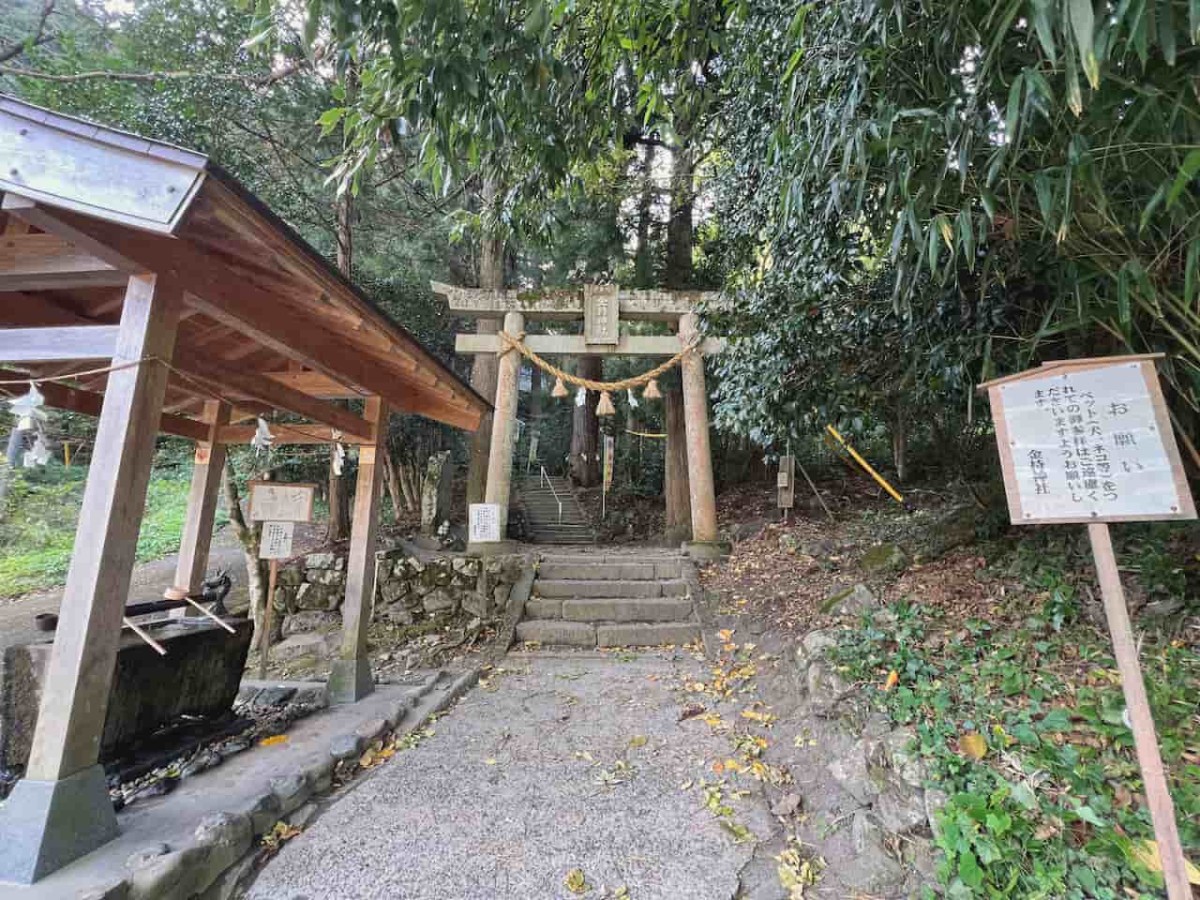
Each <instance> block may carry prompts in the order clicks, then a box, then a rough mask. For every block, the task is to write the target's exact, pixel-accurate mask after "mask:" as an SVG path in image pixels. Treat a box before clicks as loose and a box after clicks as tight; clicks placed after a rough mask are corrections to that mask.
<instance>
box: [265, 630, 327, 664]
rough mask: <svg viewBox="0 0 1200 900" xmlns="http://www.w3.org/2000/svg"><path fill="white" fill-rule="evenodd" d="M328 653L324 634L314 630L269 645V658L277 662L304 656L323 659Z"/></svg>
mask: <svg viewBox="0 0 1200 900" xmlns="http://www.w3.org/2000/svg"><path fill="white" fill-rule="evenodd" d="M328 655H329V653H328V647H327V646H326V643H325V636H324V635H323V634H320V633H319V632H315V631H313V632H308V633H307V634H294V635H292V636H291V637H289V638H285V639H284V640H282V641H280V642H279V643H278V644H274V645H272V647H271V658H272V659H274V660H277V661H279V662H287V661H289V660H293V659H300V658H301V657H304V656H315V657H316V658H317V659H324V658H325V657H326V656H328Z"/></svg>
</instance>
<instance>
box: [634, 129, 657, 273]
mask: <svg viewBox="0 0 1200 900" xmlns="http://www.w3.org/2000/svg"><path fill="white" fill-rule="evenodd" d="M655 149H656V148H655V146H654V144H647V145H646V156H645V159H644V161H643V168H642V196H641V197H640V198H639V199H638V218H637V255H636V256H635V257H634V281H635V283H636V286H637V287H640V288H650V287H654V248H653V247H651V246H650V221H651V211H652V210H653V207H654V151H655Z"/></svg>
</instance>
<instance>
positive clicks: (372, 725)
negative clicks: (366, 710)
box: [354, 719, 388, 745]
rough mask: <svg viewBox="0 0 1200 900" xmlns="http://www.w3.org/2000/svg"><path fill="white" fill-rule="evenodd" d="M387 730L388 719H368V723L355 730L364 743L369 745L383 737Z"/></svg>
mask: <svg viewBox="0 0 1200 900" xmlns="http://www.w3.org/2000/svg"><path fill="white" fill-rule="evenodd" d="M387 730H388V723H387V719H367V721H365V722H363V723H362V724H361V725H359V726H358V727H357V728H355V729H354V733H355V734H357V735H358V736H359V737H360V738H362V739H363V742H364V743H366V744H368V745H369V744H370V743H371V742H372V741H374V740H376V739H377V738H381V737H383V735H384V733H386V732H387Z"/></svg>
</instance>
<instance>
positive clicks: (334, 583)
mask: <svg viewBox="0 0 1200 900" xmlns="http://www.w3.org/2000/svg"><path fill="white" fill-rule="evenodd" d="M305 577H306V579H307V580H308V581H309V582H311V583H312V584H323V585H326V586H329V587H342V588H344V587H345V586H346V573H345V572H339V571H337V570H336V569H309V570H308V572H307V573H305Z"/></svg>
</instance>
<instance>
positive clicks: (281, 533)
mask: <svg viewBox="0 0 1200 900" xmlns="http://www.w3.org/2000/svg"><path fill="white" fill-rule="evenodd" d="M295 528H296V523H295V522H263V527H262V539H261V540H260V541H259V544H258V558H259V559H287V558H288V557H289V556H291V555H292V535H293V534H294V533H295Z"/></svg>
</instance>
